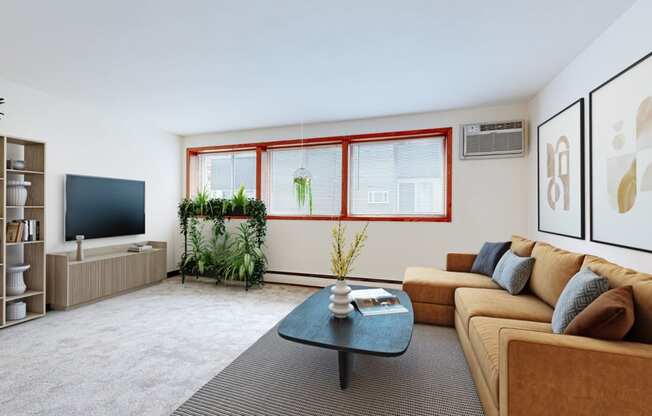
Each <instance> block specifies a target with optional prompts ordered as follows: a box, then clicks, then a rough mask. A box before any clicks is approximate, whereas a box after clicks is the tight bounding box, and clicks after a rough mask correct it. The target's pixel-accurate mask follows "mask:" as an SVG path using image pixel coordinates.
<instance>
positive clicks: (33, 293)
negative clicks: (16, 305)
mask: <svg viewBox="0 0 652 416" xmlns="http://www.w3.org/2000/svg"><path fill="white" fill-rule="evenodd" d="M42 294H43V291H42V290H26V291H25V293H22V294H20V295H14V296H7V302H11V301H12V300H17V299H23V298H29V297H31V296H38V295H42Z"/></svg>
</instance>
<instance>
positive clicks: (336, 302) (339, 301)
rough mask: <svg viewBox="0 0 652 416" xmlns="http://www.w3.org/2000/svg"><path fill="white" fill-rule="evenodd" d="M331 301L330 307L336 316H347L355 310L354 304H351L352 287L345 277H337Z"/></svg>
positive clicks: (332, 288)
mask: <svg viewBox="0 0 652 416" xmlns="http://www.w3.org/2000/svg"><path fill="white" fill-rule="evenodd" d="M331 293H332V294H331V296H330V300H331V303H330V304H329V305H328V309H330V311H331V312H332V313H333V315H334V316H335V317H336V318H340V319H342V318H346V317H347V316H349V315H350V314H351V312H353V309H354V308H353V305H351V301H352V300H353V299H352V298H351V288H350V287H349V285H348V284H347V283H346V280H344V279H337V282H335V284H334V285H333V286H332V287H331Z"/></svg>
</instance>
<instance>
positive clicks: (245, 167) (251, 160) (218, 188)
mask: <svg viewBox="0 0 652 416" xmlns="http://www.w3.org/2000/svg"><path fill="white" fill-rule="evenodd" d="M199 170H200V183H199V190H200V191H201V190H206V191H208V192H209V194H210V195H211V196H212V197H214V198H230V197H232V196H233V194H234V193H235V192H237V191H238V189H240V187H241V186H244V187H245V192H246V194H247V196H248V197H250V198H254V197H255V196H256V152H255V151H251V152H250V151H246V152H226V153H207V154H201V155H199Z"/></svg>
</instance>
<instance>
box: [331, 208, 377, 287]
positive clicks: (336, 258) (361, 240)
mask: <svg viewBox="0 0 652 416" xmlns="http://www.w3.org/2000/svg"><path fill="white" fill-rule="evenodd" d="M368 226H369V223H367V224H365V226H364V228H363V229H362V230H361V231H359V232H357V233H356V234H355V236H354V237H353V241H352V242H351V244H350V246H349V249H348V250H346V248H345V247H344V246H345V245H346V226H344V225H342V222H341V221H338V222H337V225H336V226H335V227H333V231H332V236H333V241H332V243H331V272H333V274H334V275H335V276H337V278H338V279H340V280H342V279H345V278H346V276H348V275H349V273H350V272H351V270H353V263H354V262H355V260H356V259H357V258H358V257H359V256H360V253H361V252H362V249H363V248H364V244H365V242H366V241H367V227H368Z"/></svg>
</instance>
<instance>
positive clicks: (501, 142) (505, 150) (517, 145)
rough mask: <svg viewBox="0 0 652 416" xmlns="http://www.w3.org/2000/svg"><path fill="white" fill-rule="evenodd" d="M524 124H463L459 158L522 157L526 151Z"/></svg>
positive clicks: (521, 122)
mask: <svg viewBox="0 0 652 416" xmlns="http://www.w3.org/2000/svg"><path fill="white" fill-rule="evenodd" d="M525 126H526V124H525V122H523V121H505V122H496V123H474V124H466V125H463V126H462V128H461V131H462V140H461V149H460V159H487V158H503V157H523V156H524V155H525V154H526V151H527V139H526V138H527V135H526V131H525V130H526V129H525Z"/></svg>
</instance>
